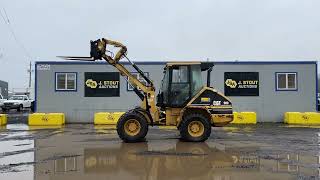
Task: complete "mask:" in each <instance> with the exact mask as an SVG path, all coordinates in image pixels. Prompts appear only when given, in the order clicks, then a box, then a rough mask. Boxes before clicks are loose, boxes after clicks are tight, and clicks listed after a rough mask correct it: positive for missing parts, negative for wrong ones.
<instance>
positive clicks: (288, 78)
mask: <svg viewBox="0 0 320 180" xmlns="http://www.w3.org/2000/svg"><path fill="white" fill-rule="evenodd" d="M297 84H298V83H297V73H292V72H288V73H287V72H286V73H276V86H277V87H276V89H277V91H296V90H298V85H297Z"/></svg>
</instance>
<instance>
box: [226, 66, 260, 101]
mask: <svg viewBox="0 0 320 180" xmlns="http://www.w3.org/2000/svg"><path fill="white" fill-rule="evenodd" d="M224 94H225V95H226V96H259V73H258V72H225V73H224Z"/></svg>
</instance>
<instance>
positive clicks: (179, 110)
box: [60, 38, 233, 142]
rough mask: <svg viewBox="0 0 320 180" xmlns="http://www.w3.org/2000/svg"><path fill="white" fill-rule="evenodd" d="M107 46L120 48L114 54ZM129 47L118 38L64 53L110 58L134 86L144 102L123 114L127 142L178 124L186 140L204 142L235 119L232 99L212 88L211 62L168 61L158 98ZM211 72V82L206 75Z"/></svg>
mask: <svg viewBox="0 0 320 180" xmlns="http://www.w3.org/2000/svg"><path fill="white" fill-rule="evenodd" d="M107 45H111V46H114V47H118V48H120V50H119V51H118V52H117V53H116V54H115V56H113V53H112V52H111V51H108V50H107ZM126 53H127V48H126V47H125V46H124V45H123V44H121V43H119V42H116V41H111V40H107V39H104V38H102V39H98V40H96V41H91V51H90V57H70V56H60V57H62V58H64V59H68V60H87V61H95V60H103V59H104V60H106V61H107V62H108V63H109V64H110V65H112V66H114V67H115V68H116V69H117V70H118V71H119V72H120V74H121V76H125V77H126V78H125V79H126V80H127V81H129V83H130V84H131V85H132V87H133V88H134V92H135V93H136V94H137V95H138V96H139V98H140V99H141V101H142V102H141V105H140V106H139V107H136V108H134V109H131V110H129V111H127V112H126V113H125V114H123V115H122V116H121V117H120V119H119V121H118V123H117V132H118V135H119V137H120V138H121V139H122V140H123V141H125V142H140V141H144V140H145V136H146V135H147V133H148V127H149V126H150V125H151V126H177V128H178V130H179V131H180V135H181V139H182V140H183V141H192V142H201V141H205V140H207V139H208V138H209V136H210V134H211V127H212V126H224V125H227V124H228V123H230V122H231V121H232V120H233V114H232V103H231V101H230V99H229V98H227V97H226V96H224V95H223V94H222V93H220V92H218V91H217V90H216V89H214V88H212V87H210V72H211V71H212V67H213V63H211V62H200V61H199V62H182V61H178V62H168V63H167V64H166V65H165V67H164V71H163V72H164V76H163V79H162V84H161V87H160V91H159V93H158V95H157V97H156V93H155V90H156V88H155V87H154V84H153V82H152V81H151V80H150V79H149V78H148V77H147V76H145V74H144V73H143V72H142V71H141V70H140V69H139V68H138V67H137V65H136V64H134V63H133V62H132V61H131V60H130V59H129V58H127V56H126ZM122 58H126V59H127V60H128V61H129V62H130V64H131V65H132V66H133V68H134V69H135V70H136V71H137V72H138V73H139V74H140V76H141V77H143V78H144V79H145V81H146V82H147V83H146V84H145V83H144V82H141V81H140V80H139V79H137V78H136V77H135V76H134V75H133V74H132V73H131V72H129V71H128V69H127V68H126V67H125V66H124V65H123V64H121V63H119V60H120V59H122ZM203 72H207V85H204V84H203V83H202V74H203Z"/></svg>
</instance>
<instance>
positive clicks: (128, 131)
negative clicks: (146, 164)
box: [117, 111, 148, 143]
mask: <svg viewBox="0 0 320 180" xmlns="http://www.w3.org/2000/svg"><path fill="white" fill-rule="evenodd" d="M117 133H118V135H119V137H120V138H121V139H122V140H123V141H124V142H127V143H134V142H142V141H145V137H146V135H147V133H148V123H147V120H146V119H145V117H144V116H143V115H142V114H140V113H138V112H135V111H130V112H127V113H125V114H124V115H122V116H121V117H120V119H119V121H118V123H117Z"/></svg>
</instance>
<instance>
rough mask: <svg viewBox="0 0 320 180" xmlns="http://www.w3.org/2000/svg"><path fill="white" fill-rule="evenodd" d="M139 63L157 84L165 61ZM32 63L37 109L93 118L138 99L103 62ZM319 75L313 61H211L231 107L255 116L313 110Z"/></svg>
mask: <svg viewBox="0 0 320 180" xmlns="http://www.w3.org/2000/svg"><path fill="white" fill-rule="evenodd" d="M124 64H125V65H126V66H128V68H129V70H130V71H132V72H135V71H134V69H133V68H131V67H130V66H129V65H128V64H126V63H124ZM137 65H138V66H139V67H140V68H141V69H142V70H143V71H144V72H145V73H146V75H148V76H150V78H151V79H152V80H153V81H154V84H155V86H156V87H157V88H159V87H160V84H161V80H162V76H163V67H164V65H165V62H163V61H162V62H154V61H153V62H137ZM35 66H36V68H35V69H36V71H35V74H36V76H35V78H36V79H35V101H36V107H35V108H36V111H37V112H64V113H65V114H66V121H67V122H68V123H92V122H93V117H94V113H95V112H105V111H108V112H117V111H126V110H128V109H130V108H133V107H134V106H137V105H139V103H140V99H139V98H138V97H137V96H136V94H135V93H134V92H133V91H132V88H131V87H130V85H129V84H128V83H127V81H126V80H125V79H124V78H123V77H121V76H120V74H119V73H118V72H117V71H116V70H115V68H114V67H112V66H110V65H108V64H107V63H106V62H65V61H57V62H54V61H41V62H36V64H35ZM137 76H138V75H137ZM138 78H139V76H138ZM317 79H318V78H317V62H316V61H272V62H269V61H267V62H266V61H264V62H261V61H255V62H253V61H246V62H244V61H238V62H215V66H214V68H213V71H212V73H211V86H212V87H214V88H216V89H217V90H219V91H220V92H222V93H224V94H226V95H227V96H229V97H230V98H231V100H232V102H233V106H234V111H253V112H256V113H257V120H258V122H283V115H284V113H285V112H288V111H293V112H296V111H300V112H313V111H317V86H318V81H317ZM203 80H204V84H205V80H206V79H205V76H204V79H203Z"/></svg>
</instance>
